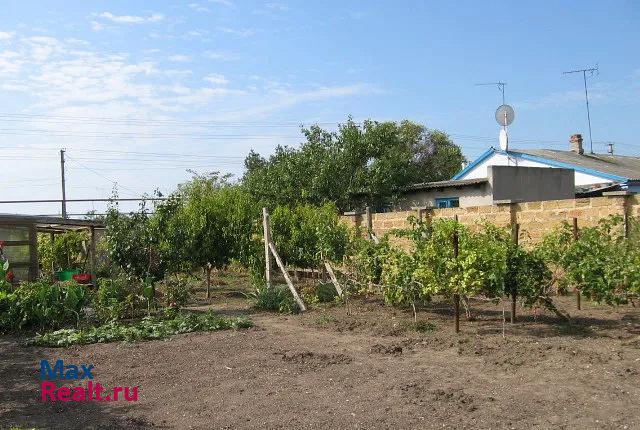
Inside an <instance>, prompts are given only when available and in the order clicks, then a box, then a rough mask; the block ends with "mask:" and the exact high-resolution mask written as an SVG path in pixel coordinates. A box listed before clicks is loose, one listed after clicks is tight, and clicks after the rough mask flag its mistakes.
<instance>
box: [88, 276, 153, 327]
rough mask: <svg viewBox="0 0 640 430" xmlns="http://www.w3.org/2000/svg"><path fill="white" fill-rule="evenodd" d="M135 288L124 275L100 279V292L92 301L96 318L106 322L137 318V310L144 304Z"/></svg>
mask: <svg viewBox="0 0 640 430" xmlns="http://www.w3.org/2000/svg"><path fill="white" fill-rule="evenodd" d="M135 288H136V287H135V286H134V284H133V283H132V282H131V280H130V279H129V278H128V277H127V276H126V275H124V274H120V275H118V276H116V277H114V278H100V279H98V291H97V292H96V294H95V296H94V297H93V301H92V306H93V310H94V311H95V313H96V317H97V318H98V319H99V320H100V321H102V322H106V321H115V320H118V319H122V318H127V317H133V316H135V313H136V309H137V308H139V307H140V306H141V304H142V300H141V299H140V296H139V294H137V293H136V291H135Z"/></svg>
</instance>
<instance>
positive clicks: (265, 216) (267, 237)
mask: <svg viewBox="0 0 640 430" xmlns="http://www.w3.org/2000/svg"><path fill="white" fill-rule="evenodd" d="M262 229H263V231H264V260H265V272H264V275H265V278H266V280H267V288H271V253H270V252H269V244H270V243H271V229H270V228H269V212H267V208H262Z"/></svg>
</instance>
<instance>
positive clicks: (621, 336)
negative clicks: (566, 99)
mask: <svg viewBox="0 0 640 430" xmlns="http://www.w3.org/2000/svg"><path fill="white" fill-rule="evenodd" d="M220 297H226V298H224V299H223V300H217V305H216V306H218V307H219V308H221V311H222V312H226V313H232V314H233V313H251V311H250V310H249V309H248V308H247V302H246V301H245V300H243V299H240V298H238V296H237V295H235V294H233V293H232V292H228V294H223V295H222V296H219V297H218V299H220ZM558 300H559V302H560V304H561V305H562V306H563V307H564V308H565V309H567V310H568V311H569V312H570V313H571V314H572V316H573V323H572V324H571V325H566V324H560V323H559V322H558V321H556V320H555V319H554V318H552V316H551V315H548V314H545V313H541V314H540V315H537V316H535V315H533V313H531V312H526V311H523V313H522V315H520V317H519V322H518V323H517V324H515V325H513V326H512V325H510V324H508V323H507V324H506V327H505V333H504V337H503V331H502V330H503V312H502V307H501V306H500V305H493V304H487V303H473V310H474V315H475V316H476V319H475V320H473V321H467V320H466V319H463V320H462V333H461V334H459V335H456V334H455V333H453V327H452V320H451V313H450V312H451V311H450V309H449V306H448V305H446V304H444V303H434V304H433V305H432V306H430V308H429V309H423V310H421V311H420V312H419V320H420V321H422V322H428V323H429V324H423V326H424V327H425V328H426V331H424V332H418V331H415V329H414V327H413V326H412V325H411V321H412V315H411V313H410V312H409V311H403V310H397V309H392V308H389V307H386V306H384V305H383V304H381V302H380V300H379V299H369V300H367V299H361V300H356V301H353V302H352V304H351V306H349V307H348V308H347V307H344V306H342V307H337V306H325V307H320V308H316V309H314V310H311V311H310V312H308V313H306V314H304V315H294V316H282V315H276V314H266V313H253V314H252V316H251V317H252V318H253V320H254V322H255V327H254V328H252V329H249V330H245V331H221V332H211V333H193V334H188V335H181V336H175V337H173V338H171V339H169V340H166V341H152V342H140V343H133V344H124V343H113V344H97V345H88V346H79V347H70V348H66V349H48V348H33V347H29V348H25V347H21V346H18V344H17V343H16V339H15V338H12V337H6V336H5V337H0V427H2V428H7V427H10V426H12V425H17V426H21V427H23V428H31V427H35V428H38V429H76V428H78V429H149V428H158V429H242V428H261V429H293V428H296V429H297V428H309V429H325V428H327V429H328V428H336V429H337V428H354V429H431V428H458V429H460V428H467V429H548V428H553V429H576V428H580V429H634V428H635V429H637V428H640V408H639V407H638V405H639V404H640V310H638V309H633V308H631V307H624V308H619V309H612V308H606V307H595V306H591V305H588V304H585V303H583V310H581V311H577V310H575V305H574V298H572V297H566V298H561V299H558ZM534 317H535V318H534ZM431 324H432V325H431ZM45 358H46V359H49V360H55V359H58V358H62V359H64V360H65V362H67V361H68V362H69V363H76V364H78V363H91V364H94V365H95V371H94V374H95V379H96V380H97V381H99V382H100V383H102V385H104V386H107V387H112V386H115V385H127V386H139V390H140V392H139V395H140V399H139V401H138V402H133V403H128V402H122V401H120V402H101V403H95V402H94V403H64V404H63V403H59V402H58V403H42V402H40V401H39V381H38V374H37V371H38V368H39V361H40V360H41V359H45Z"/></svg>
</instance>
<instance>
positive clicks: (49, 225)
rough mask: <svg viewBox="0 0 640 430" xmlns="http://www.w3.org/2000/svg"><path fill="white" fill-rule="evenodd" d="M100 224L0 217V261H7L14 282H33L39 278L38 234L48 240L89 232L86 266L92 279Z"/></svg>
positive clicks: (2, 215)
mask: <svg viewBox="0 0 640 430" xmlns="http://www.w3.org/2000/svg"><path fill="white" fill-rule="evenodd" d="M104 227H105V226H104V224H103V223H102V222H100V221H95V220H81V219H69V218H59V217H48V216H37V215H20V214H0V241H1V242H2V244H3V246H2V247H1V248H0V257H2V258H3V259H4V260H5V261H6V260H8V261H9V264H10V270H11V271H12V272H13V274H14V275H15V277H16V280H18V281H34V280H36V279H37V278H38V277H39V275H40V268H39V264H38V233H49V234H50V235H51V240H52V241H53V240H55V235H56V234H61V233H65V232H67V231H69V230H88V231H89V232H90V238H91V240H90V243H89V258H90V260H89V266H90V268H91V273H92V278H93V272H94V269H95V264H96V262H95V253H96V252H95V250H96V230H98V229H104Z"/></svg>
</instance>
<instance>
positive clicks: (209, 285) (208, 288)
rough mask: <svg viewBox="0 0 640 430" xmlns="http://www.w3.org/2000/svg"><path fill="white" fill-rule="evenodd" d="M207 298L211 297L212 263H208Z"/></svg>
mask: <svg viewBox="0 0 640 430" xmlns="http://www.w3.org/2000/svg"><path fill="white" fill-rule="evenodd" d="M205 270H206V271H207V299H210V298H211V264H210V263H207V267H206V269H205Z"/></svg>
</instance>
